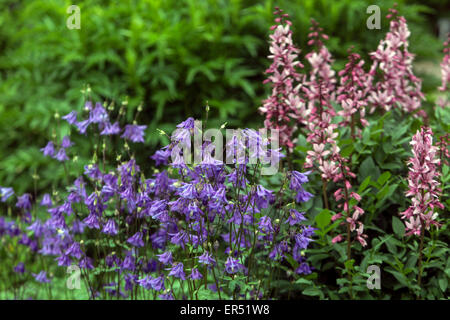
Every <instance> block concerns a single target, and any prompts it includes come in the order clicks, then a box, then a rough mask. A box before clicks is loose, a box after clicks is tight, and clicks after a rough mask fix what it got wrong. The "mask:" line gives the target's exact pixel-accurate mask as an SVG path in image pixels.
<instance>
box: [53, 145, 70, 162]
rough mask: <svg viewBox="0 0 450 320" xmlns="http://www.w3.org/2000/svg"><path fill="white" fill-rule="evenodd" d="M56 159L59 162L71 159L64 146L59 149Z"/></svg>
mask: <svg viewBox="0 0 450 320" xmlns="http://www.w3.org/2000/svg"><path fill="white" fill-rule="evenodd" d="M54 158H55V159H56V160H58V161H59V162H64V161H67V160H69V158H68V157H67V155H66V150H65V149H64V148H61V149H59V151H58V153H57V154H56V155H55V156H54Z"/></svg>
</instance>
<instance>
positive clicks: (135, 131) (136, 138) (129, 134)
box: [121, 124, 147, 142]
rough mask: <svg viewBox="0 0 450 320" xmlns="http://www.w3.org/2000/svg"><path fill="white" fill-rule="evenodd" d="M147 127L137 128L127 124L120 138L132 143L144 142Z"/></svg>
mask: <svg viewBox="0 0 450 320" xmlns="http://www.w3.org/2000/svg"><path fill="white" fill-rule="evenodd" d="M146 128H147V126H138V125H135V124H127V125H126V126H125V131H124V133H123V134H122V135H121V138H124V139H128V140H131V141H133V142H144V130H145V129H146Z"/></svg>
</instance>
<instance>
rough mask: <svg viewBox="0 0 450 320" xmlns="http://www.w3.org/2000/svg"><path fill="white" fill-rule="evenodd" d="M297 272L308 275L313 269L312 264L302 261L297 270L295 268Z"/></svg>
mask: <svg viewBox="0 0 450 320" xmlns="http://www.w3.org/2000/svg"><path fill="white" fill-rule="evenodd" d="M295 272H296V273H297V274H305V275H306V274H310V273H311V272H312V271H311V268H310V266H309V265H308V264H307V263H306V262H302V263H300V265H299V266H298V268H297V270H295Z"/></svg>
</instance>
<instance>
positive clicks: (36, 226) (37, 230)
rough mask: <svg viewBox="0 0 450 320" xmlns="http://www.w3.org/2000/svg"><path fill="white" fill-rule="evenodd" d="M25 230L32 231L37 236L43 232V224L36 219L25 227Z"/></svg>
mask: <svg viewBox="0 0 450 320" xmlns="http://www.w3.org/2000/svg"><path fill="white" fill-rule="evenodd" d="M27 230H31V231H33V232H34V236H35V237H36V238H39V237H40V236H41V235H42V234H43V233H44V226H43V225H42V222H41V220H39V219H36V221H34V222H33V224H31V225H30V226H29V227H27Z"/></svg>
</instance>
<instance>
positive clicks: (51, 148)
mask: <svg viewBox="0 0 450 320" xmlns="http://www.w3.org/2000/svg"><path fill="white" fill-rule="evenodd" d="M41 152H42V153H43V154H44V156H46V157H53V155H54V154H55V145H54V144H53V142H52V141H49V142H48V143H47V145H46V146H45V147H44V148H42V149H41Z"/></svg>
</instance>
